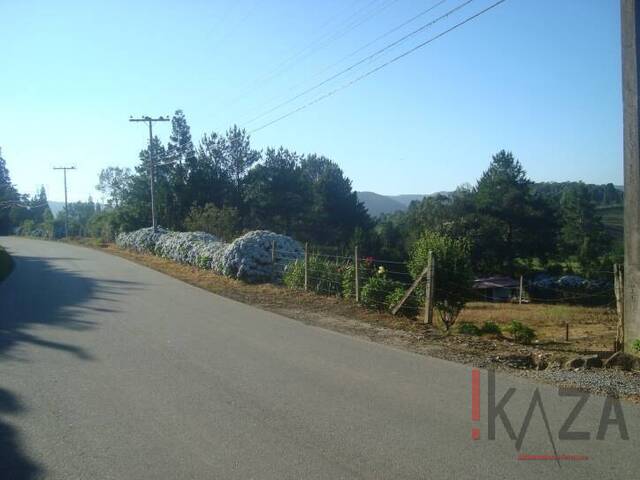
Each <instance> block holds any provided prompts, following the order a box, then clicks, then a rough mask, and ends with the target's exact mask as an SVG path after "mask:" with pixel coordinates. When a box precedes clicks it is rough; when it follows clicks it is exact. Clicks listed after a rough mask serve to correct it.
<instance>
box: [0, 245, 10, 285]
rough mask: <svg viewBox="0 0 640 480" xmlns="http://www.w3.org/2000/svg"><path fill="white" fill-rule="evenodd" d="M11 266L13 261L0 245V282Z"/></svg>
mask: <svg viewBox="0 0 640 480" xmlns="http://www.w3.org/2000/svg"><path fill="white" fill-rule="evenodd" d="M12 268H13V262H12V261H11V257H10V256H9V254H8V253H7V251H6V250H5V249H4V248H2V247H0V282H1V281H2V280H3V279H4V278H5V277H6V276H7V275H9V272H11V269H12Z"/></svg>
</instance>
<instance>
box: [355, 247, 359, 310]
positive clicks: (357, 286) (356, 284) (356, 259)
mask: <svg viewBox="0 0 640 480" xmlns="http://www.w3.org/2000/svg"><path fill="white" fill-rule="evenodd" d="M353 267H354V269H355V274H356V275H355V277H356V278H355V289H356V303H360V260H359V259H358V246H357V245H356V246H355V248H354V253H353Z"/></svg>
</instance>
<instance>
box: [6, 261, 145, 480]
mask: <svg viewBox="0 0 640 480" xmlns="http://www.w3.org/2000/svg"><path fill="white" fill-rule="evenodd" d="M12 257H13V260H14V262H15V268H14V271H13V272H12V273H11V275H10V276H9V277H8V278H6V279H5V281H4V282H2V283H1V284H0V362H1V361H2V360H8V359H14V360H19V361H30V360H29V359H28V355H25V354H24V352H23V351H22V350H21V349H20V348H19V347H20V346H21V345H31V346H37V347H39V348H47V349H54V350H57V351H60V352H62V353H64V354H69V355H73V356H74V357H75V358H77V359H79V360H83V361H91V360H93V356H92V354H91V352H89V351H87V350H86V349H85V348H83V347H82V346H80V345H73V344H69V343H64V342H60V341H56V340H54V339H51V338H46V333H43V332H46V331H47V330H43V329H41V328H39V327H42V326H54V327H56V328H65V329H70V330H75V331H84V330H90V329H93V328H95V327H96V326H97V325H96V324H95V322H94V321H91V320H89V319H88V318H87V316H88V315H87V314H90V313H92V312H93V313H94V314H95V313H96V312H98V313H109V312H114V311H116V310H115V304H116V303H117V297H118V295H121V294H123V293H125V292H129V291H131V290H132V289H136V288H139V287H138V286H137V285H136V284H135V283H132V282H127V281H123V280H116V281H109V280H96V279H93V278H90V277H87V276H84V275H82V274H80V273H78V272H76V271H73V270H72V269H70V268H60V267H58V266H56V265H55V264H54V263H53V259H52V258H46V257H45V258H38V257H28V256H21V255H16V254H12ZM96 299H100V301H101V302H102V303H103V304H104V303H108V302H113V303H114V305H113V306H111V305H110V306H109V307H95V306H93V305H92V306H89V305H88V303H89V302H90V301H95V300H96ZM0 366H1V363H0ZM52 374H55V372H52ZM1 381H2V380H1V378H0V382H1ZM24 411H25V407H24V405H22V403H21V402H20V400H19V398H18V396H17V395H16V394H15V393H12V392H11V391H9V390H8V389H7V388H6V385H3V384H2V383H0V479H5V478H7V479H17V480H28V479H33V478H40V477H41V476H46V471H45V467H44V466H43V465H38V464H37V463H36V462H35V461H34V460H32V459H30V458H28V456H27V455H26V453H25V449H24V447H23V446H22V445H21V441H20V437H21V434H20V432H19V431H18V429H17V428H16V427H15V426H14V425H12V424H11V423H9V422H7V421H6V420H7V417H6V416H7V415H8V416H11V417H19V416H20V415H22V414H23V413H24Z"/></svg>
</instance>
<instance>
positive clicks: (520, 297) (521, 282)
mask: <svg viewBox="0 0 640 480" xmlns="http://www.w3.org/2000/svg"><path fill="white" fill-rule="evenodd" d="M523 283H524V282H523V278H522V275H520V295H519V298H518V303H519V304H520V305H522V284H523Z"/></svg>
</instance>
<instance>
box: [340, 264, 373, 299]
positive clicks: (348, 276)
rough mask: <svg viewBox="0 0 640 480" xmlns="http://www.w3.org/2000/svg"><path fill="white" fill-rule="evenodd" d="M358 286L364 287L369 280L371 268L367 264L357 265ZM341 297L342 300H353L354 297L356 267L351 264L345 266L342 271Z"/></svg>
mask: <svg viewBox="0 0 640 480" xmlns="http://www.w3.org/2000/svg"><path fill="white" fill-rule="evenodd" d="M358 270H359V276H358V280H359V282H360V285H366V283H367V282H368V281H369V278H371V266H370V265H369V264H368V263H367V262H360V263H359V265H358ZM342 295H343V296H344V298H354V297H355V296H356V267H355V265H354V264H353V263H350V264H348V265H346V266H345V267H344V268H343V269H342Z"/></svg>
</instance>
